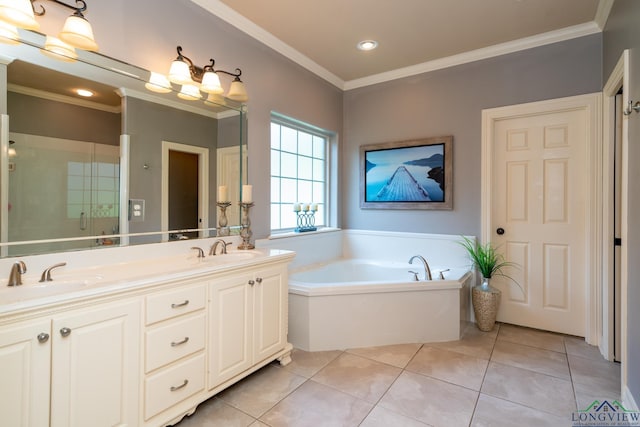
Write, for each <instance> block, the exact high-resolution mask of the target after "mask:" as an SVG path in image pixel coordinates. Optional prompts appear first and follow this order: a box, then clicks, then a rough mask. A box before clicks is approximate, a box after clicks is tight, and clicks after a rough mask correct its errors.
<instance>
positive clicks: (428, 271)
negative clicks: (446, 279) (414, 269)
mask: <svg viewBox="0 0 640 427" xmlns="http://www.w3.org/2000/svg"><path fill="white" fill-rule="evenodd" d="M416 258H418V259H419V260H420V261H421V262H422V265H423V266H424V280H433V279H432V278H431V269H430V268H429V263H428V262H427V260H426V259H424V257H423V256H422V255H414V256H412V257H411V259H410V260H409V264H412V263H413V260H414V259H416Z"/></svg>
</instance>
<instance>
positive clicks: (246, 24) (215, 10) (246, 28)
mask: <svg viewBox="0 0 640 427" xmlns="http://www.w3.org/2000/svg"><path fill="white" fill-rule="evenodd" d="M191 2H193V3H195V4H197V5H198V6H200V7H201V8H203V9H205V10H206V11H208V12H210V13H212V14H214V15H215V16H217V17H218V18H220V19H222V20H223V21H225V22H227V23H229V24H231V25H233V26H234V27H236V28H237V29H239V30H240V31H242V32H244V33H246V34H247V35H249V36H251V37H253V38H254V39H256V40H258V41H259V42H261V43H263V44H265V45H266V46H268V47H270V48H271V49H273V50H275V51H276V52H278V53H280V54H281V55H283V56H285V57H286V58H289V59H290V60H292V61H293V62H295V63H296V64H298V65H300V66H302V67H304V68H306V69H307V70H309V71H311V72H312V73H314V74H315V75H317V76H319V77H321V78H323V79H325V80H326V81H328V82H329V83H331V84H332V85H334V86H336V87H338V88H340V89H343V85H344V81H343V80H342V79H341V78H340V77H338V76H336V75H335V74H333V73H332V72H331V71H329V70H327V69H326V68H324V67H323V66H321V65H320V64H318V63H317V62H315V61H313V60H312V59H311V58H309V57H307V56H306V55H303V54H302V53H300V52H299V51H297V50H296V49H294V48H293V47H291V46H289V45H288V44H286V43H285V42H283V41H282V40H280V39H279V38H277V37H276V36H274V35H273V34H271V33H270V32H268V31H266V30H265V29H263V28H262V27H259V26H258V25H256V24H255V23H253V22H252V21H250V20H248V19H247V18H245V17H244V16H242V15H240V14H239V13H238V12H236V11H235V10H233V9H231V8H230V7H229V6H227V5H226V4H224V3H222V2H221V1H219V0H191Z"/></svg>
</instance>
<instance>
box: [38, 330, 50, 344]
mask: <svg viewBox="0 0 640 427" xmlns="http://www.w3.org/2000/svg"><path fill="white" fill-rule="evenodd" d="M47 341H49V334H47V333H46V332H41V333H39V334H38V342H47Z"/></svg>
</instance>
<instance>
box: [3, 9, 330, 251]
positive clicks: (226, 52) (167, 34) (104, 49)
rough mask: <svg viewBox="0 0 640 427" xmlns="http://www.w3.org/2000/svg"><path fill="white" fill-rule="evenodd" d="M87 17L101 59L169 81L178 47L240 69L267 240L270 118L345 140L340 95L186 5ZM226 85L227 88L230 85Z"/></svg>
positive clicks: (46, 26) (47, 22)
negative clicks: (273, 113)
mask: <svg viewBox="0 0 640 427" xmlns="http://www.w3.org/2000/svg"><path fill="white" fill-rule="evenodd" d="M58 9H61V11H58ZM67 15H68V11H67V10H66V9H64V8H56V7H51V8H47V14H46V15H45V16H43V17H42V18H41V19H39V22H40V23H41V31H42V32H44V33H48V34H57V33H58V32H59V31H60V26H61V25H62V22H64V19H65V17H66V16H67ZM85 16H86V17H87V19H88V20H89V21H90V22H91V24H92V26H93V30H94V34H95V37H96V39H97V41H98V43H99V45H100V52H101V53H102V54H104V55H107V56H111V57H114V58H118V59H120V60H123V61H126V62H129V63H132V64H135V65H138V66H141V67H144V68H146V69H148V70H153V71H158V72H163V73H167V72H168V70H169V65H170V63H171V61H172V60H173V59H174V58H175V56H176V45H178V44H180V45H181V46H182V47H183V48H184V53H185V54H186V55H187V56H189V57H190V58H191V59H192V60H193V61H194V62H195V63H196V64H198V65H201V66H202V65H205V64H206V63H208V62H209V61H208V60H209V58H214V59H215V60H216V68H218V67H219V68H221V69H224V70H234V69H235V68H236V67H239V68H241V69H242V80H243V81H244V82H245V84H246V86H247V91H248V93H249V98H250V99H249V112H248V116H247V117H248V127H249V132H248V146H249V168H248V169H249V183H250V184H253V185H254V190H253V197H254V201H255V203H256V207H255V208H253V209H252V210H251V223H252V229H253V233H254V237H256V238H263V237H265V236H268V235H269V217H268V215H269V189H270V185H269V179H270V163H269V161H268V159H269V138H270V126H269V123H270V119H271V111H278V112H280V113H282V114H286V115H288V116H291V117H294V118H296V119H299V120H302V121H306V122H309V123H313V124H314V125H316V126H319V127H321V128H323V129H327V130H329V131H333V132H336V133H338V134H340V133H341V131H342V91H341V90H339V89H337V88H336V87H334V86H333V85H331V84H329V83H327V82H326V81H324V80H322V79H320V78H319V77H317V76H315V75H314V74H312V73H310V72H308V71H306V70H304V69H303V68H302V67H300V66H299V65H297V64H295V63H293V62H291V61H290V60H288V59H286V58H284V57H282V56H280V55H278V54H276V53H275V52H274V51H273V50H272V49H270V48H268V47H266V46H265V45H263V44H262V43H260V42H258V41H256V40H254V39H253V38H251V37H249V36H247V35H246V34H244V33H242V32H240V31H238V30H237V29H236V28H234V27H233V26H231V25H229V24H227V23H226V22H224V21H222V20H221V19H218V18H217V17H215V16H213V15H211V14H210V13H208V12H206V11H204V10H203V9H201V8H200V7H199V6H197V5H195V4H194V3H192V2H190V1H188V0H136V1H130V0H109V1H99V2H92V3H90V4H89V7H88V10H87V12H86V14H85ZM222 80H223V82H222V83H223V86H224V87H226V88H228V86H229V84H230V79H225V78H224V77H222ZM0 101H1V100H0Z"/></svg>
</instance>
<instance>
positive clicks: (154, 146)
mask: <svg viewBox="0 0 640 427" xmlns="http://www.w3.org/2000/svg"><path fill="white" fill-rule="evenodd" d="M125 116H126V120H124V122H125V123H126V127H125V129H124V130H123V133H125V134H128V135H130V137H131V139H130V141H131V142H130V147H129V151H130V156H129V159H130V160H129V162H130V163H129V180H130V182H129V198H130V199H144V200H145V210H146V211H145V220H144V222H130V223H129V230H130V232H132V233H139V232H145V231H159V230H160V207H161V188H162V141H169V142H176V143H179V144H187V145H195V146H198V147H206V148H209V176H210V177H212V178H211V180H210V185H209V201H210V204H211V206H210V207H209V224H210V226H213V225H214V224H215V215H216V210H215V209H214V208H215V205H214V203H215V200H216V188H217V187H216V185H215V176H216V140H217V134H218V121H217V120H216V119H213V118H211V117H206V116H202V115H199V114H195V113H189V112H187V111H182V110H176V109H173V108H170V107H166V106H164V105H160V104H156V103H153V102H147V101H142V100H140V99H136V98H127V100H126V107H125ZM145 164H146V165H147V166H148V168H145V167H144V165H145ZM153 240H154V241H157V240H159V236H158V237H157V238H154V239H153ZM132 241H133V240H132ZM142 241H147V240H145V239H142ZM135 243H140V242H139V241H138V240H136V241H135Z"/></svg>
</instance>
